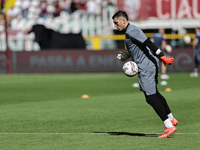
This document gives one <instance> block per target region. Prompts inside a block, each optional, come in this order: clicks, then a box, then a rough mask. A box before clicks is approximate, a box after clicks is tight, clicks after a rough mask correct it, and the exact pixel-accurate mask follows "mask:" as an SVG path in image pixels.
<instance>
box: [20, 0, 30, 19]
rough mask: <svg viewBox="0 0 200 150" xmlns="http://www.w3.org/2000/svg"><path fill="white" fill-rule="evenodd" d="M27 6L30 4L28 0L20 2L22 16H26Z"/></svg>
mask: <svg viewBox="0 0 200 150" xmlns="http://www.w3.org/2000/svg"><path fill="white" fill-rule="evenodd" d="M29 6H30V0H22V3H21V9H22V17H24V18H27V15H28V8H29Z"/></svg>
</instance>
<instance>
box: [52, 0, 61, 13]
mask: <svg viewBox="0 0 200 150" xmlns="http://www.w3.org/2000/svg"><path fill="white" fill-rule="evenodd" d="M54 7H55V11H54V13H53V16H54V17H58V16H60V12H61V11H62V9H61V7H60V5H59V1H55V3H54Z"/></svg>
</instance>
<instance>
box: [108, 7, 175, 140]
mask: <svg viewBox="0 0 200 150" xmlns="http://www.w3.org/2000/svg"><path fill="white" fill-rule="evenodd" d="M112 19H113V23H114V26H115V27H116V28H117V29H118V30H119V31H123V32H124V33H125V47H126V49H127V50H128V53H126V52H124V51H120V54H118V56H117V58H118V59H119V60H121V61H125V60H127V59H128V58H130V57H131V58H132V60H133V61H134V62H136V64H137V65H138V69H139V71H138V81H139V84H140V89H141V91H143V92H144V95H145V98H146V101H147V103H148V104H150V105H151V106H152V107H153V109H154V110H155V112H156V113H157V115H158V116H159V117H160V118H161V119H162V121H163V122H164V126H165V131H164V132H163V134H162V135H161V136H159V137H158V138H166V137H168V136H169V135H170V134H172V133H174V132H175V131H176V127H175V125H177V124H178V121H177V120H176V119H175V118H174V117H173V115H172V113H171V110H170V108H169V106H168V104H167V102H166V99H165V98H164V97H163V96H162V95H161V94H160V93H159V92H158V89H157V84H158V80H157V77H158V70H159V59H158V58H160V59H161V60H162V61H163V63H164V64H165V65H166V64H167V65H171V64H172V63H173V60H174V59H173V58H172V57H171V58H169V57H166V56H165V55H164V54H163V53H162V51H161V50H160V49H159V48H158V47H157V46H156V45H155V44H153V43H152V42H151V40H150V39H148V38H147V37H146V36H145V34H144V33H143V31H142V30H141V29H140V28H138V27H136V26H135V25H131V24H130V23H129V22H128V15H127V14H126V13H125V12H124V11H118V12H117V13H115V14H114V15H113V17H112Z"/></svg>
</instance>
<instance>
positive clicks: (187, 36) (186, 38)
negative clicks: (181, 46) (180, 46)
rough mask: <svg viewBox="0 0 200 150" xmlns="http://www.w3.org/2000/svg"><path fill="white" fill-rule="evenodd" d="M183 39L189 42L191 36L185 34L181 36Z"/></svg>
mask: <svg viewBox="0 0 200 150" xmlns="http://www.w3.org/2000/svg"><path fill="white" fill-rule="evenodd" d="M183 41H184V42H185V43H190V42H191V37H190V36H189V35H185V36H184V37H183Z"/></svg>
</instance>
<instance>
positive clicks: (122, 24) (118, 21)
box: [113, 17, 126, 31]
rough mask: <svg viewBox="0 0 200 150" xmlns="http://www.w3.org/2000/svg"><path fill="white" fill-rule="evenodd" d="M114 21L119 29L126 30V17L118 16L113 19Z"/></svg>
mask: <svg viewBox="0 0 200 150" xmlns="http://www.w3.org/2000/svg"><path fill="white" fill-rule="evenodd" d="M113 23H114V26H115V27H116V28H117V29H118V30H119V31H123V30H125V28H126V27H125V20H124V18H122V17H119V18H117V17H115V18H114V19H113Z"/></svg>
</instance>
